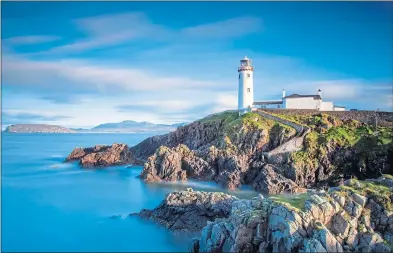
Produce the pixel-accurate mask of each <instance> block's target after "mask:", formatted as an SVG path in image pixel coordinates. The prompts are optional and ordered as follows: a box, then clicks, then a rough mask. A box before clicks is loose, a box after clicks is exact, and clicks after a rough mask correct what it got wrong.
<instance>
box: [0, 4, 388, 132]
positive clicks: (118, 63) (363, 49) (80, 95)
mask: <svg viewBox="0 0 393 253" xmlns="http://www.w3.org/2000/svg"><path fill="white" fill-rule="evenodd" d="M1 4H2V81H3V82H2V99H3V101H2V106H3V107H2V115H3V118H2V119H3V127H4V126H6V125H9V124H16V123H46V124H60V125H64V126H68V127H92V126H94V125H97V124H100V123H104V122H118V121H123V120H136V121H150V122H154V123H178V122H184V121H192V120H195V119H198V118H200V117H203V116H205V115H207V114H210V113H214V112H219V111H222V110H226V109H234V108H236V106H237V66H238V65H239V60H240V59H241V58H243V57H244V55H247V56H248V57H249V58H251V59H252V60H253V65H254V68H255V74H254V90H255V93H254V97H255V100H269V99H279V98H280V96H281V91H282V89H283V88H285V89H286V90H287V94H291V93H294V92H296V93H302V94H315V93H316V91H317V90H318V89H321V90H322V95H323V98H324V100H330V101H333V102H334V103H335V104H337V105H343V106H346V107H347V108H358V109H370V110H374V109H377V108H379V109H380V110H386V111H392V109H393V108H392V107H393V105H392V100H393V96H392V76H393V73H392V71H393V63H392V55H393V52H392V48H393V45H392V44H393V38H392V37H393V34H392V31H393V25H392V24H393V14H392V13H393V5H392V3H390V2H379V3H373V2H2V3H1Z"/></svg>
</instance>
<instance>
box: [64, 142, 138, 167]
mask: <svg viewBox="0 0 393 253" xmlns="http://www.w3.org/2000/svg"><path fill="white" fill-rule="evenodd" d="M77 160H79V164H80V165H81V166H82V167H86V168H88V167H100V166H112V165H123V164H130V163H132V154H131V152H130V150H129V148H128V146H127V145H126V144H117V143H115V144H113V145H111V146H106V145H96V146H94V147H91V148H75V149H74V150H73V151H72V152H71V154H70V155H69V156H68V157H67V158H66V160H65V161H66V162H69V161H77Z"/></svg>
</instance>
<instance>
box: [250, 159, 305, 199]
mask: <svg viewBox="0 0 393 253" xmlns="http://www.w3.org/2000/svg"><path fill="white" fill-rule="evenodd" d="M253 187H254V189H255V190H256V191H259V192H263V193H268V194H279V193H283V192H287V193H297V192H300V191H301V189H300V187H298V185H297V184H296V183H294V182H293V181H292V180H290V179H288V178H285V177H284V176H282V175H281V174H278V173H276V172H275V168H274V167H273V166H272V165H270V164H267V165H265V166H264V167H263V168H262V170H261V172H260V173H259V175H258V177H257V178H256V179H255V180H254V183H253Z"/></svg>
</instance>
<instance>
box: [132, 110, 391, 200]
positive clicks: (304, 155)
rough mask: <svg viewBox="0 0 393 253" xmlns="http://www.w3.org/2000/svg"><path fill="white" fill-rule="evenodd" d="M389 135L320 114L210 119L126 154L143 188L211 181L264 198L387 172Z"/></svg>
mask: <svg viewBox="0 0 393 253" xmlns="http://www.w3.org/2000/svg"><path fill="white" fill-rule="evenodd" d="M392 139H393V130H392V128H390V127H378V128H377V129H375V128H374V127H372V126H370V125H367V124H366V123H361V122H359V121H356V120H352V119H344V120H341V119H340V118H337V117H335V116H332V115H329V114H324V113H322V114H321V113H318V114H305V115H297V116H295V117H288V116H285V115H279V114H274V113H267V112H265V111H256V112H252V113H247V114H244V115H242V116H239V115H238V114H237V113H234V112H224V113H221V114H215V115H212V116H209V117H207V118H204V119H202V120H199V121H196V122H194V123H192V124H189V125H187V126H184V127H180V128H179V129H178V130H177V131H175V132H172V133H169V134H167V135H162V136H155V137H151V138H148V139H146V140H145V141H143V142H142V143H140V144H138V145H137V146H135V147H133V148H131V152H132V153H133V154H134V155H135V156H136V158H137V159H139V160H140V161H146V162H145V164H144V170H143V172H142V174H141V178H142V179H144V180H145V181H147V182H154V181H161V180H163V181H175V180H182V181H185V180H187V178H192V179H196V180H208V181H215V182H217V183H219V184H221V185H223V186H225V187H228V188H232V189H234V188H237V187H239V186H241V185H242V184H246V185H252V186H253V187H254V189H255V190H257V191H260V192H264V193H270V194H275V193H280V192H292V193H294V192H300V191H304V190H303V188H309V187H316V186H328V185H332V184H337V183H339V182H340V180H343V179H346V178H350V177H352V176H355V177H358V178H360V179H365V178H371V177H378V176H380V175H381V174H382V173H387V174H393V171H392V169H393V166H392V153H393V152H392V151H393V149H392Z"/></svg>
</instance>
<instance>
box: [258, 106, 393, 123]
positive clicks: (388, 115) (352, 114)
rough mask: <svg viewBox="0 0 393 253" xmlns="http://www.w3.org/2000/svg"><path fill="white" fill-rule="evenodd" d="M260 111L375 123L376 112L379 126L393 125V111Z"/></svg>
mask: <svg viewBox="0 0 393 253" xmlns="http://www.w3.org/2000/svg"><path fill="white" fill-rule="evenodd" d="M258 111H259V112H261V111H265V112H268V113H269V112H270V113H275V114H282V115H289V116H295V115H314V114H320V113H324V114H329V115H332V116H335V117H337V118H340V119H341V120H350V119H353V120H357V121H360V122H362V123H365V124H372V125H374V124H375V114H377V120H378V126H385V127H393V112H377V113H375V111H323V112H321V111H317V110H307V109H258Z"/></svg>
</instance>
